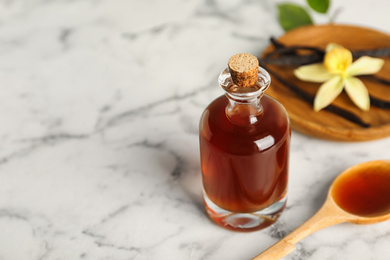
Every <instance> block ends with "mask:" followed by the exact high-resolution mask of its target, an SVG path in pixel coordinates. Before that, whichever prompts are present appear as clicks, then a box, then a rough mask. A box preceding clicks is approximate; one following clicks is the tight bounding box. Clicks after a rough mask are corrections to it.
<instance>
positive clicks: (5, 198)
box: [0, 0, 390, 260]
mask: <svg viewBox="0 0 390 260" xmlns="http://www.w3.org/2000/svg"><path fill="white" fill-rule="evenodd" d="M296 2H297V3H304V1H296ZM389 10H390V2H389V1H387V0H370V1H368V0H362V1H353V0H343V1H336V0H334V1H333V3H332V7H331V14H334V15H335V14H337V15H335V21H336V22H337V23H345V24H354V25H363V26H367V27H370V28H374V29H377V30H382V31H384V32H387V33H390V29H389V27H388V24H389V15H388V11H389ZM276 17H277V9H276V3H275V1H272V0H268V1H247V0H242V1H241V0H235V1H222V0H204V1H196V0H169V1H168V0H167V1H157V0H150V1H142V0H131V1H125V0H112V1H109V0H106V1H104V0H101V1H99V0H80V1H65V0H52V1H47V0H31V1H25V0H3V1H0V57H1V58H0V79H1V83H0V259H1V260H19V259H31V260H46V259H102V260H103V259H104V260H111V259H134V260H149V259H188V260H194V259H204V260H211V259H224V260H228V259H232V260H233V259H250V258H251V257H253V256H255V255H257V254H258V253H260V252H261V251H263V250H265V249H266V248H268V247H269V246H271V245H272V244H273V243H275V242H276V241H277V240H279V239H280V238H282V237H283V236H284V235H286V234H287V233H289V232H290V231H292V230H293V229H295V228H296V227H297V226H299V225H300V224H302V223H303V222H304V221H305V220H306V219H308V218H309V217H310V216H311V215H312V214H313V213H314V212H316V211H317V210H318V209H319V207H320V206H321V204H322V202H323V201H324V199H325V197H326V192H327V189H328V187H329V185H330V183H331V182H332V180H333V179H334V178H335V176H337V174H338V173H340V172H341V171H343V170H344V169H346V168H347V167H349V166H352V165H354V164H357V163H361V162H364V161H369V160H377V159H388V158H389V156H390V151H389V147H390V138H385V139H382V140H378V141H370V142H361V143H339V142H332V141H325V140H319V139H315V138H312V137H309V136H305V135H302V134H300V133H298V132H295V131H293V133H292V146H291V156H290V159H291V160H290V181H289V195H288V197H289V198H288V206H287V208H286V210H285V212H284V213H283V215H282V217H281V218H280V220H279V221H278V222H277V223H276V224H275V225H273V226H271V227H269V228H267V229H265V230H262V231H258V232H252V233H236V232H232V231H228V230H225V229H222V228H220V227H218V226H216V225H215V224H213V223H212V222H211V221H210V220H209V219H208V218H207V216H206V215H205V211H204V209H203V204H202V197H201V189H202V188H201V173H200V163H199V147H198V122H199V118H200V115H201V113H202V111H203V109H204V108H205V107H206V105H207V104H208V103H209V102H210V101H211V100H213V99H214V98H216V97H217V96H219V95H221V94H222V90H221V89H220V87H219V86H218V85H217V81H216V79H217V76H218V74H219V73H220V71H222V69H224V68H225V66H226V63H227V59H228V58H229V57H230V56H231V55H232V54H235V53H239V52H250V53H252V54H254V55H259V54H260V53H261V52H262V50H263V49H264V47H265V46H266V45H267V44H268V40H269V37H270V36H276V37H277V36H280V35H282V34H283V31H282V29H281V28H280V27H279V25H278V22H277V19H276ZM315 18H316V21H317V22H318V23H321V22H324V21H327V19H328V18H324V17H322V16H320V15H315ZM389 243H390V222H384V223H380V224H376V225H371V226H357V225H352V224H339V225H337V226H333V227H330V228H327V229H324V230H321V231H319V232H317V233H315V234H313V235H311V236H309V237H307V238H305V239H304V240H302V241H301V242H300V243H299V244H298V245H297V250H296V251H295V252H294V253H292V254H291V255H289V256H287V257H286V258H285V259H311V260H318V259H332V260H333V259H375V260H378V259H390V247H389Z"/></svg>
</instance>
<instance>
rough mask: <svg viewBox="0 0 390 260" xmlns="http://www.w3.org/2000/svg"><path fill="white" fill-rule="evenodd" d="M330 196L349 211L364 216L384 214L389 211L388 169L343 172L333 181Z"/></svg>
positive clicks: (389, 172) (389, 182) (389, 185)
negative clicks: (343, 173)
mask: <svg viewBox="0 0 390 260" xmlns="http://www.w3.org/2000/svg"><path fill="white" fill-rule="evenodd" d="M332 196H333V198H334V200H335V202H336V203H337V205H339V206H340V208H342V209H344V210H345V211H347V212H349V213H352V214H355V215H358V216H364V217H369V216H378V215H381V214H386V213H388V212H390V170H389V169H386V168H375V169H368V170H366V171H362V172H352V173H351V174H345V176H344V175H343V176H341V177H340V178H339V179H337V180H336V182H335V183H334V185H333V189H332Z"/></svg>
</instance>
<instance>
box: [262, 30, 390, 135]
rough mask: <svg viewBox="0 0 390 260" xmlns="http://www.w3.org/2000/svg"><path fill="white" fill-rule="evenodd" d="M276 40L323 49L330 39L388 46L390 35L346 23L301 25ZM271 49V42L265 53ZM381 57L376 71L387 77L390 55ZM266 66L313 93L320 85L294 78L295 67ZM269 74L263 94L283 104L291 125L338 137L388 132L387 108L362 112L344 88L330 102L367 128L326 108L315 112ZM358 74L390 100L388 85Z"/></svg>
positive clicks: (371, 90) (356, 47) (354, 45)
mask: <svg viewBox="0 0 390 260" xmlns="http://www.w3.org/2000/svg"><path fill="white" fill-rule="evenodd" d="M278 41H280V42H281V43H283V44H285V45H287V46H291V45H301V46H302V45H304V46H315V47H320V48H322V49H324V48H325V46H326V45H327V44H328V43H330V42H334V43H338V44H340V45H342V46H344V47H346V48H348V49H350V50H366V49H374V48H389V47H390V35H388V34H386V33H382V32H378V31H375V30H371V29H368V28H362V27H355V26H347V25H322V26H305V27H300V28H298V29H295V30H292V31H289V32H287V33H286V34H285V35H283V36H282V37H280V38H279V39H278ZM272 50H273V46H271V45H270V46H268V47H267V48H266V50H265V51H264V54H266V53H268V52H270V51H272ZM381 58H383V59H384V60H385V65H384V66H383V68H382V70H381V71H380V72H378V73H377V74H376V75H377V76H380V77H382V78H385V79H387V80H390V57H381ZM268 67H269V69H272V70H273V71H275V72H276V73H277V74H278V75H280V76H282V77H283V78H284V79H285V80H287V81H289V82H292V83H294V84H295V85H297V86H299V87H300V88H302V89H304V90H305V91H306V92H308V93H310V94H312V95H315V93H316V91H317V89H318V88H319V86H320V84H319V83H311V82H304V81H301V80H299V79H297V78H296V77H295V76H294V74H293V70H294V69H295V68H296V67H291V66H275V65H272V66H271V65H269V66H268ZM271 78H272V83H271V86H270V87H269V89H268V90H267V92H266V94H268V95H269V96H272V97H274V98H275V99H276V100H278V101H279V102H280V103H282V104H283V106H284V107H285V108H286V110H287V112H288V114H289V116H290V120H291V124H292V127H293V128H294V129H295V130H297V131H299V132H302V133H304V134H307V135H311V136H314V137H318V138H324V139H331V140H337V141H366V140H374V139H379V138H384V137H388V136H390V110H389V109H388V110H385V109H380V108H377V107H374V106H371V107H370V110H369V111H367V112H363V111H362V110H360V109H359V108H357V107H356V106H355V105H354V104H353V103H352V101H351V100H350V99H349V97H348V96H347V95H346V94H345V93H344V92H343V93H342V94H341V95H340V96H339V97H337V99H336V100H335V101H334V102H333V103H332V104H334V105H336V106H338V107H340V108H342V109H344V110H347V111H349V112H352V113H353V114H355V115H357V116H359V117H360V118H361V119H362V120H363V121H364V122H367V123H369V124H370V125H371V127H369V128H364V127H362V126H359V125H357V124H355V123H352V122H350V121H348V120H346V119H344V118H342V117H340V116H339V115H336V114H334V113H331V112H328V111H324V110H321V111H319V112H315V111H314V110H313V106H312V104H308V103H307V102H305V101H303V100H302V99H301V98H300V97H298V96H297V95H296V94H295V93H293V92H292V91H291V90H289V89H288V88H286V86H285V85H283V84H282V83H280V82H279V81H278V80H277V79H275V78H274V77H272V75H271ZM359 78H360V79H361V80H362V81H363V82H364V83H365V85H366V87H367V89H368V90H369V93H370V95H372V96H374V97H377V98H380V99H382V100H386V101H390V86H389V85H384V84H381V83H379V82H377V81H373V80H370V79H365V78H364V77H359Z"/></svg>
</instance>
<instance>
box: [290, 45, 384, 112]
mask: <svg viewBox="0 0 390 260" xmlns="http://www.w3.org/2000/svg"><path fill="white" fill-rule="evenodd" d="M383 64H384V60H382V59H378V58H372V57H368V56H363V57H361V58H359V59H357V60H356V61H355V62H352V53H351V51H350V50H348V49H346V48H344V47H342V46H340V45H337V44H334V43H330V44H328V46H327V47H326V53H325V57H324V62H323V63H315V64H310V65H305V66H301V67H299V68H297V69H296V70H295V71H294V74H295V76H296V77H297V78H299V79H300V80H304V81H311V82H320V83H322V82H324V83H323V84H322V85H321V86H320V88H319V89H318V91H317V94H316V97H315V99H314V110H315V111H319V110H321V109H323V108H324V107H326V106H328V105H329V104H330V103H332V101H333V100H334V99H335V98H336V97H337V96H338V95H339V94H340V93H341V92H342V91H343V89H344V88H345V91H346V93H347V95H348V96H349V97H350V99H351V100H352V101H353V102H354V103H355V105H356V106H358V107H359V108H360V109H362V110H364V111H368V110H369V109H370V97H369V95H368V91H367V88H366V86H364V83H363V82H362V81H361V80H360V79H358V78H356V77H354V76H357V75H367V74H375V73H377V72H378V71H380V70H381V68H382V66H383Z"/></svg>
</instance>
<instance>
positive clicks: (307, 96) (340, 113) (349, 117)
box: [259, 59, 371, 128]
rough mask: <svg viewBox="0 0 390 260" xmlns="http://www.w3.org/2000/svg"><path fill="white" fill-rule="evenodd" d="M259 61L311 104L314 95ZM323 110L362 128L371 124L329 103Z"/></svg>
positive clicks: (281, 81)
mask: <svg viewBox="0 0 390 260" xmlns="http://www.w3.org/2000/svg"><path fill="white" fill-rule="evenodd" d="M259 63H260V66H262V67H263V68H264V69H266V70H267V71H268V72H269V73H270V74H271V75H272V76H274V77H275V78H276V79H277V80H278V81H279V82H280V83H282V84H283V85H284V86H286V87H287V88H288V89H290V90H291V91H292V92H294V93H295V94H296V95H297V96H299V97H300V98H302V99H303V100H304V101H305V102H307V103H309V104H310V105H312V104H313V101H314V96H312V95H311V94H309V93H307V92H305V91H304V90H302V89H301V88H299V87H298V86H296V85H295V84H293V83H291V82H288V81H287V80H285V79H283V78H282V77H281V76H279V75H278V74H277V73H275V72H274V71H272V70H270V69H269V68H268V67H267V66H266V65H265V63H264V62H262V60H261V59H260V60H259ZM324 110H327V111H329V112H332V113H334V114H336V115H338V116H341V117H342V118H344V119H346V120H348V121H350V122H352V123H355V124H357V125H360V126H361V127H364V128H368V127H370V126H371V125H370V124H368V123H366V122H364V121H362V120H361V119H360V118H359V117H358V116H356V115H355V114H353V113H351V112H349V111H346V110H344V109H342V108H340V107H337V106H334V105H329V106H327V107H326V108H324Z"/></svg>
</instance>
